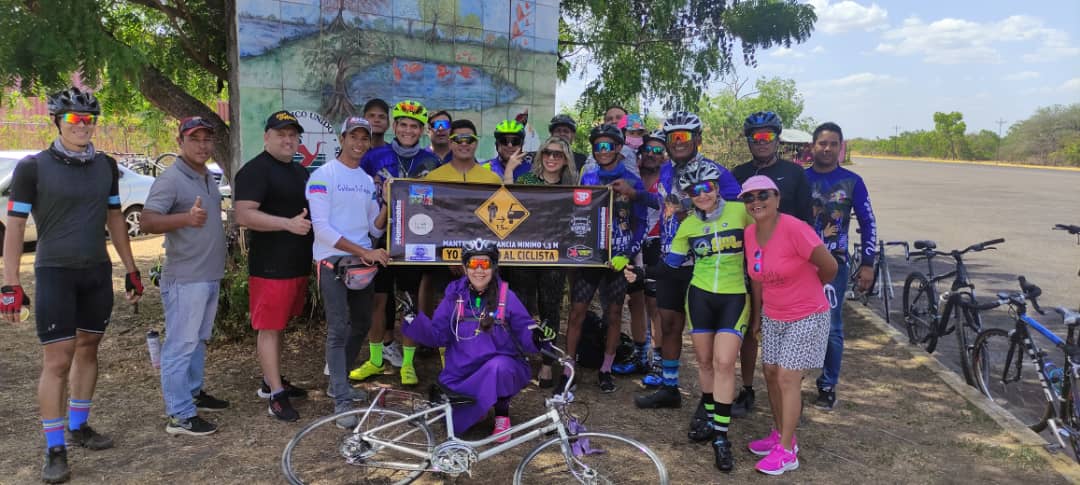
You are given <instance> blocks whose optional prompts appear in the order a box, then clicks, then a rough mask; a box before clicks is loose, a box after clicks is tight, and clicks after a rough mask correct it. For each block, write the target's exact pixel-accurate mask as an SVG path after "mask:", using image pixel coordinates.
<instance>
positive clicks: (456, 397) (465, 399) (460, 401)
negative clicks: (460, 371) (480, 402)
mask: <svg viewBox="0 0 1080 485" xmlns="http://www.w3.org/2000/svg"><path fill="white" fill-rule="evenodd" d="M430 400H431V401H432V402H448V403H450V404H451V405H463V406H464V405H469V404H475V403H476V398H475V397H473V396H470V395H468V394H462V393H460V392H457V391H454V390H453V389H450V388H449V387H446V385H444V384H443V383H441V382H437V381H436V383H435V384H432V385H431V392H430Z"/></svg>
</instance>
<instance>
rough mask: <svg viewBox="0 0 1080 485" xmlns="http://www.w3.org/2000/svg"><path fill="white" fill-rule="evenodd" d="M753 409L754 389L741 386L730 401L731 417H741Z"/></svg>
mask: <svg viewBox="0 0 1080 485" xmlns="http://www.w3.org/2000/svg"><path fill="white" fill-rule="evenodd" d="M753 410H754V389H753V388H751V389H747V388H745V387H744V388H742V390H741V391H739V395H738V397H736V398H735V402H733V403H731V417H733V418H741V417H743V416H746V415H747V414H750V412H751V411H753Z"/></svg>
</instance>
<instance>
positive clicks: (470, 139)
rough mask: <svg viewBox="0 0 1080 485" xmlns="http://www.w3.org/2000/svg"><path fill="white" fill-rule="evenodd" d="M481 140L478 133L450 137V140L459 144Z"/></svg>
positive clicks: (468, 143)
mask: <svg viewBox="0 0 1080 485" xmlns="http://www.w3.org/2000/svg"><path fill="white" fill-rule="evenodd" d="M477 140H479V138H477V136H476V135H454V136H451V137H450V141H452V142H454V143H455V144H457V145H472V144H473V143H476V141H477Z"/></svg>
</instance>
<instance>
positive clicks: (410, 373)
mask: <svg viewBox="0 0 1080 485" xmlns="http://www.w3.org/2000/svg"><path fill="white" fill-rule="evenodd" d="M419 383H420V379H417V378H416V367H413V366H411V365H403V366H401V385H403V386H415V385H416V384H419Z"/></svg>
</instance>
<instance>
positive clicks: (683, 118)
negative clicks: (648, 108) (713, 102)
mask: <svg viewBox="0 0 1080 485" xmlns="http://www.w3.org/2000/svg"><path fill="white" fill-rule="evenodd" d="M661 129H662V130H664V133H665V134H666V133H671V132H673V131H681V130H689V131H692V132H694V133H701V118H699V117H698V115H696V114H694V113H691V112H689V111H676V112H674V113H671V116H669V117H668V119H666V120H664V125H663V126H662V127H661Z"/></svg>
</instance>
